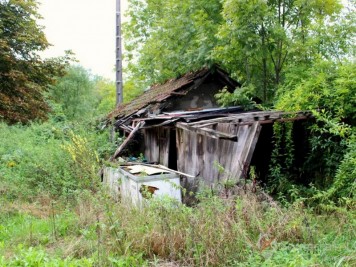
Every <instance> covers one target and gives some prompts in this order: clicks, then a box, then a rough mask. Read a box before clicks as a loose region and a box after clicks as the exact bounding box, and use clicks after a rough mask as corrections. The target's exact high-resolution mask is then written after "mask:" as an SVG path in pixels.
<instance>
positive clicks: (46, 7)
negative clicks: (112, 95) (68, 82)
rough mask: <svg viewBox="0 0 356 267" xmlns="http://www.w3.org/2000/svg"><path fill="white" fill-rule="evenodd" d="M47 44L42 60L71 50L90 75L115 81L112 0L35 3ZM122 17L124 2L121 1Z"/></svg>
mask: <svg viewBox="0 0 356 267" xmlns="http://www.w3.org/2000/svg"><path fill="white" fill-rule="evenodd" d="M38 2H39V3H40V6H39V13H40V14H41V15H42V17H43V20H41V21H39V24H40V25H43V26H45V29H44V32H45V34H46V37H47V40H48V41H49V42H50V43H51V44H52V45H53V46H51V47H50V48H49V49H48V50H47V51H45V52H44V53H43V54H42V56H43V57H55V56H62V55H64V51H65V50H72V51H73V52H74V53H75V56H76V58H77V59H78V60H79V64H81V65H82V66H83V67H85V68H87V69H90V70H91V72H92V73H93V74H97V75H101V76H103V77H106V78H109V79H111V80H114V79H115V71H114V67H115V16H116V7H115V5H116V0H39V1H38ZM121 6H122V13H124V12H125V10H126V8H127V0H121Z"/></svg>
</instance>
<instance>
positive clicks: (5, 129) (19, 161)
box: [0, 122, 107, 198]
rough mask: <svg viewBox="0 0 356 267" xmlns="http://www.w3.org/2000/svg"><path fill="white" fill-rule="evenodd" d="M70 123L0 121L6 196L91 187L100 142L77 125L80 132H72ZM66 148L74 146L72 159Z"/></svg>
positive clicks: (1, 173)
mask: <svg viewBox="0 0 356 267" xmlns="http://www.w3.org/2000/svg"><path fill="white" fill-rule="evenodd" d="M71 127H72V126H71V125H70V124H67V125H66V124H58V123H57V124H54V123H51V122H47V123H44V124H36V123H33V124H31V125H30V126H20V125H14V126H7V125H5V124H4V123H3V124H0V142H1V144H2V145H1V147H0V182H1V183H2V184H3V186H4V190H5V191H4V193H5V195H6V196H7V197H9V198H17V197H25V198H27V197H31V196H34V195H37V194H40V193H49V194H51V195H56V196H58V195H62V194H72V193H73V192H74V191H75V190H76V189H78V188H93V186H94V183H93V180H96V170H97V169H98V161H97V157H96V156H95V153H96V152H95V150H96V149H97V148H98V147H100V144H99V142H98V141H95V142H94V141H93V139H92V138H93V137H94V136H95V135H94V134H93V135H91V134H90V133H89V132H88V131H86V132H85V131H81V130H80V128H79V129H77V131H78V132H79V133H80V134H81V136H80V135H78V134H77V135H72V134H71V130H70V128H71ZM74 136H75V137H76V138H74ZM83 136H87V137H88V139H89V140H90V142H89V141H88V140H87V139H86V138H84V137H83ZM78 140H79V141H78ZM77 141H78V142H77ZM102 142H107V141H106V140H102ZM69 148H70V149H72V150H73V149H74V152H73V153H74V154H75V155H76V158H75V160H74V159H73V158H72V156H73V155H71V154H70V153H68V149H69ZM72 150H71V151H72ZM95 185H97V183H95Z"/></svg>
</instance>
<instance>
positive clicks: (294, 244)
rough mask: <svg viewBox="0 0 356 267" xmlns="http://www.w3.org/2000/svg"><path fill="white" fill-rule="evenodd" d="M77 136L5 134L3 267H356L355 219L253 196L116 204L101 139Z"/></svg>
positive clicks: (39, 131)
mask: <svg viewBox="0 0 356 267" xmlns="http://www.w3.org/2000/svg"><path fill="white" fill-rule="evenodd" d="M73 130H75V129H73V127H71V126H66V125H58V124H52V123H45V124H41V125H39V124H33V125H30V126H27V127H24V126H6V125H4V124H0V142H1V146H0V194H1V195H0V214H1V216H0V266H355V265H356V254H355V251H356V243H355V240H356V235H355V226H356V216H355V211H354V210H352V209H351V210H350V209H349V210H346V209H345V210H344V209H342V208H340V209H338V210H333V212H332V213H328V214H326V213H316V212H315V211H313V210H312V209H310V208H307V207H304V204H303V202H302V201H296V202H294V203H293V204H288V205H287V206H282V205H280V204H279V203H277V202H275V201H274V200H272V199H271V198H270V197H268V196H266V194H264V193H263V191H262V190H259V191H258V192H257V193H253V192H251V191H249V190H248V187H247V190H241V189H239V188H232V189H231V190H234V192H235V193H236V194H234V196H233V197H226V196H227V194H225V195H224V196H219V195H217V194H215V193H213V192H211V191H206V192H205V191H202V192H200V193H199V194H198V195H197V196H196V198H197V200H198V202H197V203H196V204H195V205H194V206H192V207H188V206H185V205H182V204H179V203H176V202H174V201H172V200H170V199H163V200H157V199H152V200H150V202H149V204H148V205H146V206H145V207H143V208H136V207H132V206H129V205H127V204H124V203H121V202H120V201H119V202H114V201H113V200H112V199H111V198H110V197H108V196H107V194H106V191H105V190H104V189H102V188H101V187H100V185H99V184H98V178H97V176H96V174H97V168H98V167H99V163H98V160H97V154H98V153H97V152H99V154H100V153H101V152H100V151H99V150H98V147H99V145H100V143H98V139H95V138H92V136H91V133H90V132H85V131H73ZM102 140H104V139H102ZM104 152H105V151H104ZM228 195H230V196H231V195H233V194H228Z"/></svg>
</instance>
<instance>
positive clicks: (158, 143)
mask: <svg viewBox="0 0 356 267" xmlns="http://www.w3.org/2000/svg"><path fill="white" fill-rule="evenodd" d="M144 140H145V157H146V159H147V160H148V161H149V162H158V163H160V164H162V165H164V166H168V162H169V144H170V128H165V127H156V128H149V129H144Z"/></svg>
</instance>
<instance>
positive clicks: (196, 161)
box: [177, 122, 261, 184]
mask: <svg viewBox="0 0 356 267" xmlns="http://www.w3.org/2000/svg"><path fill="white" fill-rule="evenodd" d="M212 128H213V129H216V130H218V131H219V132H226V133H229V134H236V135H237V138H238V142H233V141H230V140H222V139H214V138H211V137H209V136H207V135H202V134H199V133H197V132H195V131H190V130H189V129H182V128H179V129H177V150H178V170H179V171H181V172H186V173H191V174H193V175H196V176H198V177H201V179H202V180H203V181H204V183H206V184H212V183H216V182H221V181H224V180H226V179H232V180H236V181H237V180H238V179H240V178H241V177H242V176H243V175H244V172H246V171H247V169H248V167H249V164H250V161H251V157H252V154H253V151H254V148H255V145H256V142H257V140H258V135H259V132H260V130H261V125H260V124H259V123H258V122H255V123H254V124H252V125H244V126H238V125H236V124H231V123H221V124H218V125H213V126H212ZM219 166H220V167H219ZM221 167H222V168H221Z"/></svg>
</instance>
